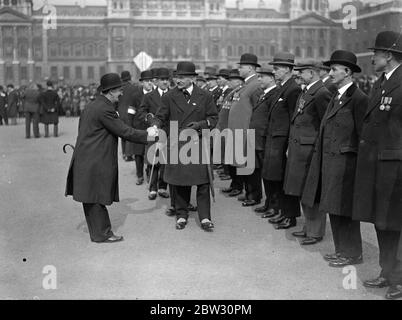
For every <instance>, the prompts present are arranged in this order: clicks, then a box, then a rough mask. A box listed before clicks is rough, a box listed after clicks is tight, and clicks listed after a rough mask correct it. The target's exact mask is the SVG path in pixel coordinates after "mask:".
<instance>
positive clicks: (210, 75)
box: [205, 72, 218, 81]
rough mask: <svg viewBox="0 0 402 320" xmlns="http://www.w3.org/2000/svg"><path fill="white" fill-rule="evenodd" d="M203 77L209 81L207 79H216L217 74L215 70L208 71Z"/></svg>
mask: <svg viewBox="0 0 402 320" xmlns="http://www.w3.org/2000/svg"><path fill="white" fill-rule="evenodd" d="M205 79H206V80H207V81H209V80H217V79H218V75H217V74H216V73H215V72H211V73H208V74H207V75H206V77H205Z"/></svg>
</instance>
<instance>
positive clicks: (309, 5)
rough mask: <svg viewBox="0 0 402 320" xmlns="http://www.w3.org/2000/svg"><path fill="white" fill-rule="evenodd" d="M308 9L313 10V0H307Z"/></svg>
mask: <svg viewBox="0 0 402 320" xmlns="http://www.w3.org/2000/svg"><path fill="white" fill-rule="evenodd" d="M308 9H309V10H310V11H311V10H313V0H308Z"/></svg>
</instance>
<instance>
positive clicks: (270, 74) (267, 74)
mask: <svg viewBox="0 0 402 320" xmlns="http://www.w3.org/2000/svg"><path fill="white" fill-rule="evenodd" d="M257 73H258V74H264V75H266V76H271V77H275V75H274V73H273V72H265V71H264V72H257Z"/></svg>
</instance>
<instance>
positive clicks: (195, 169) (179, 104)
mask: <svg viewBox="0 0 402 320" xmlns="http://www.w3.org/2000/svg"><path fill="white" fill-rule="evenodd" d="M172 121H175V122H176V124H177V127H178V131H179V135H180V132H181V131H182V130H183V129H185V128H186V127H187V126H188V125H189V124H190V123H191V122H198V123H199V124H200V125H201V128H203V129H208V128H210V129H211V128H214V127H215V126H216V123H217V121H218V113H217V111H216V106H215V103H214V100H213V98H212V95H211V94H210V93H208V92H206V91H204V90H202V89H200V88H199V87H197V86H196V85H194V86H193V92H192V94H191V98H190V100H189V101H188V102H187V100H186V98H185V97H184V94H183V92H182V91H181V90H179V89H178V88H177V87H176V88H174V89H172V90H170V91H169V92H168V93H166V94H165V95H164V96H163V97H162V107H161V108H160V109H159V110H158V112H157V113H156V119H155V124H157V125H158V127H168V128H169V132H168V133H167V134H168V137H171V136H172V134H174V132H173V129H174V126H173V124H172ZM208 123H209V125H208ZM169 140H170V139H169V138H168V142H169V143H168V150H169V149H171V150H174V149H178V153H179V154H180V149H181V147H182V146H183V145H186V143H187V141H189V140H187V141H180V142H177V139H176V141H173V142H172V143H173V144H170V141H169ZM174 144H176V146H177V147H175V146H174ZM198 146H199V150H198V153H199V155H200V157H201V155H202V151H203V149H202V148H203V144H202V143H201V140H199V143H198ZM208 148H209V146H208ZM173 158H174V157H171V152H168V155H167V160H168V164H167V165H166V167H165V173H164V177H163V180H164V181H166V182H167V183H169V184H171V185H179V186H192V185H200V184H205V183H209V178H208V167H207V165H206V164H194V163H189V164H184V163H183V162H182V161H180V157H179V156H178V161H177V162H178V163H176V164H175V163H173V162H174V161H170V160H171V159H173ZM200 163H201V161H200Z"/></svg>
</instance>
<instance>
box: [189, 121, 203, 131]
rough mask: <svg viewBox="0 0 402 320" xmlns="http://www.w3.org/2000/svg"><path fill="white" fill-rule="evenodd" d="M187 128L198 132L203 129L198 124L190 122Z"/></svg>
mask: <svg viewBox="0 0 402 320" xmlns="http://www.w3.org/2000/svg"><path fill="white" fill-rule="evenodd" d="M187 128H190V129H194V130H197V131H198V130H199V129H201V125H200V124H199V123H198V122H190V123H189V124H188V125H187Z"/></svg>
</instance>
